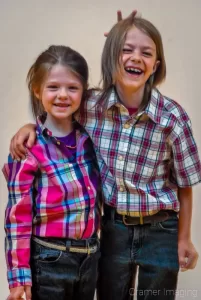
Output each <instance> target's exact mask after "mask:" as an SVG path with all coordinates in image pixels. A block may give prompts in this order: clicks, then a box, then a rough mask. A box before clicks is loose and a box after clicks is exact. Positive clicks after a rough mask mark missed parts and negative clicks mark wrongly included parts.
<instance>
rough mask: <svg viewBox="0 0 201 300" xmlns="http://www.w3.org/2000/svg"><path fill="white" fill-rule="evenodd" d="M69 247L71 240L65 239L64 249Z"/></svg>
mask: <svg viewBox="0 0 201 300" xmlns="http://www.w3.org/2000/svg"><path fill="white" fill-rule="evenodd" d="M70 247H71V240H66V249H69V248H70Z"/></svg>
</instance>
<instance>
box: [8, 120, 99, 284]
mask: <svg viewBox="0 0 201 300" xmlns="http://www.w3.org/2000/svg"><path fill="white" fill-rule="evenodd" d="M79 127H80V126H79ZM76 140H77V148H76V154H75V155H73V154H72V152H71V151H68V148H67V147H66V145H65V144H64V143H62V142H61V141H59V140H58V139H57V138H55V137H54V136H52V133H51V132H50V131H48V130H47V129H46V128H45V127H44V126H43V124H42V123H41V122H40V121H39V122H38V126H37V141H36V144H35V145H34V146H33V147H32V148H31V149H29V150H28V154H27V157H26V159H25V160H23V161H21V162H17V161H16V160H12V158H11V156H9V158H8V163H7V164H5V165H4V168H3V172H4V175H5V177H6V179H7V182H8V191H9V200H8V205H7V208H6V215H5V230H6V259H7V265H8V281H9V286H10V287H15V286H19V285H25V284H31V271H30V266H29V259H30V239H31V235H32V234H34V235H36V236H40V237H59V238H72V239H87V238H90V237H91V236H92V235H93V234H94V232H96V231H97V230H98V227H99V218H100V209H99V206H100V205H98V200H99V199H98V198H99V197H100V196H101V193H100V188H99V187H100V178H99V170H98V165H97V163H96V155H95V152H94V150H93V145H92V142H91V140H90V138H89V136H88V135H87V134H86V133H85V132H84V131H83V130H82V129H80V128H78V129H77V130H76Z"/></svg>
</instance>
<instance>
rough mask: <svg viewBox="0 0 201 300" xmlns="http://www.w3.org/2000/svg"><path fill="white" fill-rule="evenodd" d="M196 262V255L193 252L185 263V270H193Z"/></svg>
mask: <svg viewBox="0 0 201 300" xmlns="http://www.w3.org/2000/svg"><path fill="white" fill-rule="evenodd" d="M197 261H198V253H197V252H193V253H191V254H190V255H189V257H188V258H187V261H186V266H185V268H186V269H194V268H195V266H196V264H197Z"/></svg>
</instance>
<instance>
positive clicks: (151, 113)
mask: <svg viewBox="0 0 201 300" xmlns="http://www.w3.org/2000/svg"><path fill="white" fill-rule="evenodd" d="M163 108H164V97H163V95H162V94H161V93H160V92H159V90H158V89H153V90H152V92H151V99H150V101H149V103H148V105H147V107H146V108H145V110H144V113H145V114H147V115H148V117H150V119H152V120H153V121H154V122H155V123H160V120H161V116H162V113H163Z"/></svg>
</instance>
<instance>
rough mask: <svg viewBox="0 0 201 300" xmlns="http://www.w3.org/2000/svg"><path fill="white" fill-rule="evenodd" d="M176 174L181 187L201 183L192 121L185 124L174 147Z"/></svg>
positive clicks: (200, 168)
mask: <svg viewBox="0 0 201 300" xmlns="http://www.w3.org/2000/svg"><path fill="white" fill-rule="evenodd" d="M172 151H173V165H174V173H175V177H176V180H177V185H178V186H179V187H181V188H182V187H189V186H192V185H194V184H196V183H199V182H200V181H201V164H200V159H199V155H198V149H197V145H196V142H195V139H194V137H193V133H192V128H191V123H190V121H188V122H186V124H183V126H181V127H180V130H179V131H178V134H177V137H176V139H175V140H174V142H173V145H172Z"/></svg>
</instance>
